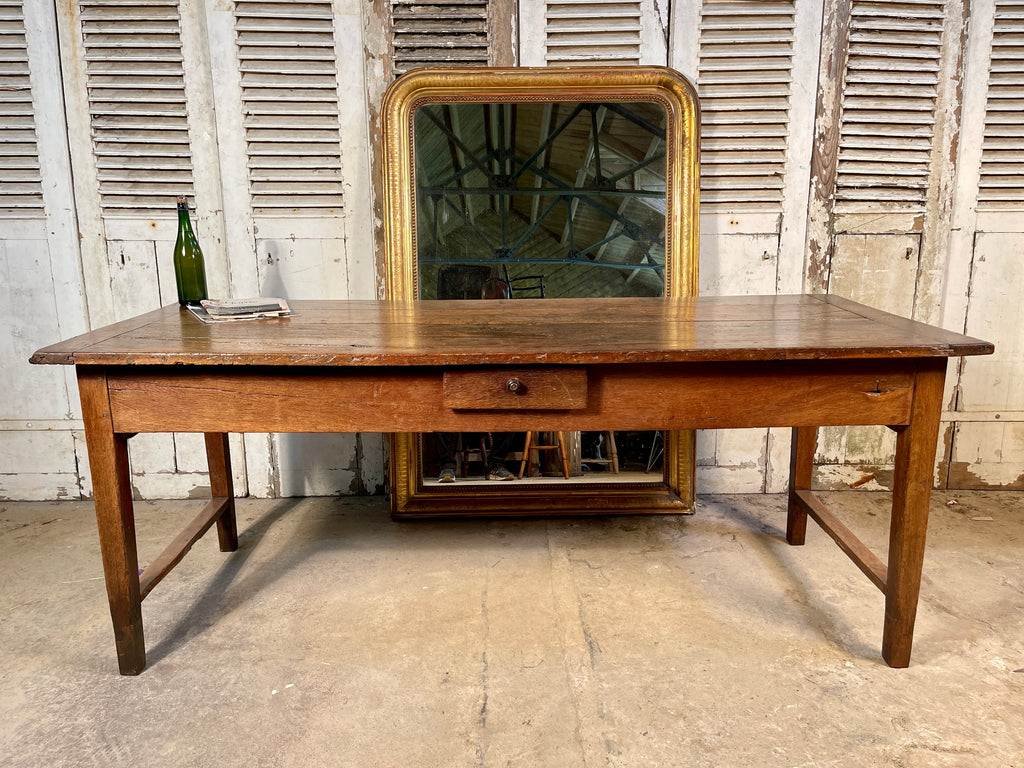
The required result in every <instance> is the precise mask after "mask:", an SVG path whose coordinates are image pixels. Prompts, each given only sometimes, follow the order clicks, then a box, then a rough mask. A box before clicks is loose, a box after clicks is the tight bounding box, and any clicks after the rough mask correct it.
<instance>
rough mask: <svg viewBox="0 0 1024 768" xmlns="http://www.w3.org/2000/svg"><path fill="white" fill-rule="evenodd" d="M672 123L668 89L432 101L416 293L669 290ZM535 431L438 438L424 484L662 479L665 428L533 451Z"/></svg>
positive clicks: (426, 446)
mask: <svg viewBox="0 0 1024 768" xmlns="http://www.w3.org/2000/svg"><path fill="white" fill-rule="evenodd" d="M666 122H667V115H666V111H665V107H664V106H663V105H662V104H661V103H659V102H656V101H614V102H611V101H610V102H517V103H480V102H463V103H431V104H424V105H422V106H420V107H419V108H418V109H416V111H415V113H414V121H413V124H414V141H413V144H414V146H415V163H416V165H415V200H416V202H415V206H416V211H417V215H416V250H417V270H416V274H417V283H418V285H417V295H418V297H419V298H421V299H484V300H486V299H489V298H496V297H507V298H511V299H541V298H570V297H572V298H591V297H607V296H660V295H662V294H663V293H664V291H665V234H666V166H667V164H666V151H667V147H666V135H667V128H666ZM595 312H600V307H599V306H595ZM500 313H501V305H500V304H497V303H496V304H495V317H496V319H500ZM607 319H608V320H609V322H613V321H614V320H615V318H607ZM526 440H527V436H526V435H523V434H518V435H505V434H487V435H475V434H463V435H435V436H433V438H432V439H430V438H429V436H426V437H425V439H423V440H422V442H421V455H422V457H423V466H422V472H423V478H424V483H425V484H426V485H429V484H431V483H432V482H444V483H449V482H456V480H457V481H458V482H463V483H465V482H473V481H483V480H484V478H485V477H487V476H490V477H491V479H492V480H493V479H506V478H508V477H509V473H513V474H520V473H522V474H523V475H524V476H526V477H529V478H531V480H530V482H533V483H537V482H542V483H545V482H556V483H557V482H562V483H564V482H566V481H567V480H568V481H569V482H573V483H579V482H580V481H581V480H585V481H587V482H601V481H605V482H607V481H611V482H623V481H626V480H627V479H628V480H629V481H631V482H659V483H660V482H662V465H661V456H662V453H663V451H662V446H663V437H662V435H661V433H656V432H614V433H613V432H610V431H609V432H593V433H591V432H586V433H563V434H559V433H551V434H546V433H540V434H538V435H532V436H531V441H532V443H533V444H535V445H537V446H539V447H540V449H539V450H532V451H530V452H529V455H527V456H526V457H525V461H524V460H523V458H524V457H523V449H524V447H525V445H526ZM502 458H504V461H502V460H501V459H502ZM433 478H436V480H433ZM549 478H552V479H549ZM554 478H558V479H554ZM563 478H564V479H563Z"/></svg>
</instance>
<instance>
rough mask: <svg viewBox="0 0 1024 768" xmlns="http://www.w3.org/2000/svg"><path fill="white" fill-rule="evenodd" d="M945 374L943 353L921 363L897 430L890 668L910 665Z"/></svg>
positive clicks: (888, 612)
mask: <svg viewBox="0 0 1024 768" xmlns="http://www.w3.org/2000/svg"><path fill="white" fill-rule="evenodd" d="M945 378H946V359H945V358H937V359H928V360H924V361H922V362H921V366H920V368H919V369H918V373H917V378H916V383H915V385H914V404H913V406H912V410H911V417H910V424H908V425H907V426H905V427H900V428H898V429H897V435H896V471H895V477H894V480H893V492H892V519H891V522H890V528H889V570H888V578H887V580H886V587H885V625H884V628H883V631H882V658H884V659H885V661H886V662H887V663H888V664H889V666H890V667H907V666H909V665H910V650H911V646H912V645H913V641H914V620H915V619H916V617H917V600H918V596H919V594H920V592H921V569H922V565H923V563H924V545H925V537H926V533H927V529H928V504H929V502H930V501H931V494H932V479H933V474H934V466H935V448H936V444H937V442H938V438H939V420H940V417H941V415H942V388H943V384H944V382H945Z"/></svg>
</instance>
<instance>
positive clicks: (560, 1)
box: [545, 0, 641, 64]
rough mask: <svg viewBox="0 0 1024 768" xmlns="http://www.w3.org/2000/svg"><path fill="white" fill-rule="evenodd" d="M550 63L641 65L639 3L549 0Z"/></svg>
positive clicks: (548, 38)
mask: <svg viewBox="0 0 1024 768" xmlns="http://www.w3.org/2000/svg"><path fill="white" fill-rule="evenodd" d="M546 5H547V10H546V12H545V23H546V28H547V34H546V41H547V42H546V44H547V55H546V59H547V63H548V64H573V63H579V62H585V63H587V64H639V63H640V58H641V18H640V17H641V8H640V2H639V0H632V1H629V0H627V1H626V2H608V1H607V0H547V4H546Z"/></svg>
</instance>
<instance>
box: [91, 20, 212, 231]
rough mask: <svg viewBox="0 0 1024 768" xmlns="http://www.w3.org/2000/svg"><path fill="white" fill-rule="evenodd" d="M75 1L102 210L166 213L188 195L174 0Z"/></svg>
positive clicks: (185, 127)
mask: <svg viewBox="0 0 1024 768" xmlns="http://www.w3.org/2000/svg"><path fill="white" fill-rule="evenodd" d="M78 5H79V8H80V18H81V35H82V42H83V49H84V57H85V62H84V63H85V75H86V81H87V86H88V102H89V112H90V115H91V130H92V143H93V152H94V154H95V158H96V173H97V179H98V182H99V194H100V205H101V207H102V210H103V214H104V216H105V217H106V216H129V217H131V216H146V217H150V216H161V215H163V216H167V215H173V201H174V198H175V197H176V196H179V195H187V196H191V195H192V194H193V185H192V155H191V151H190V148H189V134H188V117H187V111H186V108H185V83H184V71H183V62H182V54H181V26H180V19H179V16H178V3H177V0H149V1H148V2H134V3H126V2H118V1H117V0H80V2H79V3H78ZM168 212H170V214H168Z"/></svg>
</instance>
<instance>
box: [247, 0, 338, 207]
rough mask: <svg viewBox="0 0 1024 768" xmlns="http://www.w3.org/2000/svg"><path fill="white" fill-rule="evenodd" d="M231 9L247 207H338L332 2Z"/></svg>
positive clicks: (252, 4)
mask: <svg viewBox="0 0 1024 768" xmlns="http://www.w3.org/2000/svg"><path fill="white" fill-rule="evenodd" d="M234 13H235V30H236V34H237V45H238V66H239V72H240V75H241V98H242V111H243V116H244V128H245V141H246V146H247V154H248V163H249V190H250V194H251V202H252V210H253V214H254V215H256V216H277V217H286V216H290V215H294V214H300V215H310V216H312V215H319V216H337V215H340V213H341V208H342V183H341V144H340V135H339V125H338V71H337V63H336V55H335V43H334V11H333V8H332V3H331V2H330V0H321V1H320V2H247V1H240V2H236V3H235V9H234Z"/></svg>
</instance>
